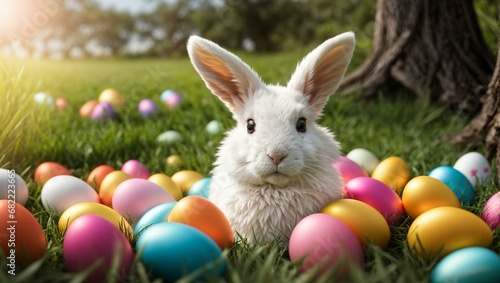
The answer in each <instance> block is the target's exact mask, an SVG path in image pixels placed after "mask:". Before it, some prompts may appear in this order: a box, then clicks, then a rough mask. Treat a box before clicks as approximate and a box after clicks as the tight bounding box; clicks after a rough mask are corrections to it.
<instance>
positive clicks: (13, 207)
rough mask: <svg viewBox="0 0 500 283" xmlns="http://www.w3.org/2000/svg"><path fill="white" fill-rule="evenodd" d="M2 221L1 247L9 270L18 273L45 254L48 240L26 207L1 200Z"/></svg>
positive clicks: (0, 212)
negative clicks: (20, 269) (19, 269)
mask: <svg viewBox="0 0 500 283" xmlns="http://www.w3.org/2000/svg"><path fill="white" fill-rule="evenodd" d="M0 219H1V220H2V221H0V246H1V247H2V251H3V255H4V259H5V262H6V264H7V269H8V270H15V271H16V272H17V269H18V268H21V267H26V266H28V265H29V264H30V263H32V262H34V261H36V260H38V259H40V258H41V257H42V256H43V255H44V254H45V250H46V249H47V240H46V239H45V234H44V233H43V229H42V226H41V225H40V223H39V222H38V221H37V220H36V218H35V217H34V216H33V214H31V213H30V212H29V211H28V210H27V209H26V208H25V207H24V206H22V205H20V204H19V203H14V202H12V201H9V200H4V199H2V200H0ZM16 274H17V273H16Z"/></svg>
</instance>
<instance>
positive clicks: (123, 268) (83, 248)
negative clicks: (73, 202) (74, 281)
mask: <svg viewBox="0 0 500 283" xmlns="http://www.w3.org/2000/svg"><path fill="white" fill-rule="evenodd" d="M63 253H64V262H65V264H66V268H67V269H68V271H70V272H75V273H76V272H82V271H84V270H88V269H89V268H91V267H92V268H93V271H92V272H91V273H90V274H89V275H88V277H87V278H86V282H105V281H106V276H107V275H108V273H109V272H110V271H111V272H116V273H117V274H115V275H118V276H117V277H120V278H122V279H125V278H126V277H127V275H128V274H129V272H130V268H131V266H132V263H133V261H134V252H133V251H132V247H131V245H130V242H129V241H128V240H127V238H125V235H123V233H122V232H121V231H120V230H119V229H118V228H116V227H115V226H114V225H113V224H112V223H111V222H109V221H108V220H106V219H104V218H102V217H100V216H97V215H93V214H87V215H82V216H80V217H78V218H77V219H75V220H74V221H73V222H72V223H71V225H70V226H69V227H68V229H67V230H66V234H65V235H64V242H63ZM116 260H118V264H117V267H118V268H117V270H112V266H113V261H116Z"/></svg>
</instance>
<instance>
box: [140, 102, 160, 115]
mask: <svg viewBox="0 0 500 283" xmlns="http://www.w3.org/2000/svg"><path fill="white" fill-rule="evenodd" d="M137 110H139V114H141V116H142V117H151V116H153V115H154V114H155V113H156V112H157V111H158V106H157V105H156V103H155V102H154V101H153V100H151V99H143V100H141V101H140V102H139V105H138V106H137Z"/></svg>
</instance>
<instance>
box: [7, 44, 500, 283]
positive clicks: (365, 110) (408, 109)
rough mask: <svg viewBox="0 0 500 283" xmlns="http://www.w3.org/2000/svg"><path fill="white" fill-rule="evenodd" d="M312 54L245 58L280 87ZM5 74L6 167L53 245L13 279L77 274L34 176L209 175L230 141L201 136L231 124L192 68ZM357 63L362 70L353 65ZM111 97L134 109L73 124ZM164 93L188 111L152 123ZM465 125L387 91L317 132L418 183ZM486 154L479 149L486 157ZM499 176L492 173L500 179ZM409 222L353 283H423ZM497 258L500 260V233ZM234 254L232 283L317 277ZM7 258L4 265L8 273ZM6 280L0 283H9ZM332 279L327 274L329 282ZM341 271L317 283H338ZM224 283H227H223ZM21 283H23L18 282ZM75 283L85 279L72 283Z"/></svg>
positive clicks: (60, 65)
mask: <svg viewBox="0 0 500 283" xmlns="http://www.w3.org/2000/svg"><path fill="white" fill-rule="evenodd" d="M304 55H305V51H297V52H291V53H286V54H279V55H247V54H242V57H243V59H244V60H245V61H246V62H249V64H250V65H251V66H252V67H254V68H255V69H256V71H257V72H258V73H259V74H260V75H261V76H262V77H263V79H264V81H266V82H269V83H281V84H285V83H286V81H287V79H288V78H289V77H290V75H291V72H292V71H293V70H294V68H295V65H296V63H297V61H298V60H299V59H300V58H301V57H302V56H304ZM0 62H2V65H0V108H1V110H0V123H1V125H2V127H3V128H2V131H1V132H0V168H11V169H15V170H16V172H17V173H18V174H20V175H21V176H22V177H23V178H24V180H26V181H27V182H28V185H29V188H30V198H29V201H28V203H27V205H26V207H27V208H28V209H29V210H30V211H31V212H32V213H33V214H34V215H35V216H36V217H37V219H38V220H39V221H40V223H41V224H42V226H43V228H44V231H45V234H46V236H47V239H48V243H49V250H48V253H47V256H46V258H45V259H44V260H43V261H42V262H40V263H39V265H33V266H32V268H30V269H27V270H26V271H25V272H24V273H23V274H22V275H19V276H17V277H16V278H15V280H18V281H24V282H31V281H37V282H57V281H69V280H71V279H73V280H79V279H81V277H78V275H73V274H69V273H67V272H64V262H63V260H62V247H61V244H62V235H61V234H60V233H59V231H58V229H57V220H58V219H57V217H56V216H55V215H52V214H50V213H49V212H47V211H45V209H44V208H43V206H42V204H41V200H40V191H41V187H40V186H37V185H36V184H34V182H33V171H34V169H35V168H36V167H37V166H38V164H40V163H42V162H44V161H55V162H58V163H60V164H62V165H64V166H65V167H66V168H68V169H70V171H71V172H72V173H73V175H75V176H77V177H80V178H82V179H86V177H87V175H88V173H89V172H90V171H91V170H92V169H93V168H95V167H96V166H98V165H101V164H109V165H111V166H113V167H115V168H120V167H121V165H122V164H123V163H124V162H125V161H127V160H129V159H137V160H140V161H141V162H143V163H144V164H145V165H146V166H147V167H148V168H149V170H150V171H151V172H153V173H159V172H161V173H166V174H168V175H172V174H173V173H175V172H177V171H179V170H183V169H190V170H195V171H198V172H200V173H202V174H204V175H206V176H209V175H210V170H211V168H212V162H213V161H214V158H215V157H214V156H215V153H216V149H217V146H218V144H219V143H220V141H221V139H222V138H223V134H222V133H221V134H217V135H210V134H208V133H207V132H206V131H205V130H204V128H205V126H206V125H207V123H208V122H209V121H211V120H214V119H216V120H219V121H220V122H221V123H222V125H223V126H224V129H230V128H231V127H232V126H233V125H234V122H233V121H232V119H231V115H230V113H229V111H228V110H226V109H225V107H224V106H223V104H222V103H221V102H220V101H219V100H218V99H217V98H216V97H215V96H213V95H212V94H210V92H209V91H208V90H207V89H206V87H205V86H204V84H203V83H202V81H201V79H200V78H199V76H198V74H197V73H196V72H195V71H194V69H193V67H192V66H191V64H190V63H189V61H188V59H186V58H181V59H136V60H121V59H113V60H111V59H104V60H74V61H47V60H12V59H2V60H1V61H0ZM355 63H356V62H355ZM109 87H112V88H115V89H117V90H118V91H120V92H121V93H122V94H123V96H124V97H125V98H126V100H127V106H126V107H125V108H124V109H121V110H119V111H118V115H119V117H118V119H117V120H116V121H114V122H112V123H108V124H100V123H96V122H92V121H89V120H86V119H82V118H80V117H79V115H78V109H79V107H80V106H81V105H82V104H83V103H84V102H86V101H88V100H90V99H96V98H97V97H98V96H99V93H100V92H101V91H102V90H104V89H105V88H109ZM165 89H174V90H176V91H178V92H179V93H180V94H181V95H182V98H183V101H182V103H181V104H180V105H179V106H178V107H176V108H174V109H172V110H171V109H168V108H167V107H165V106H162V107H160V108H161V110H160V112H159V114H158V115H157V116H155V117H154V118H151V119H145V118H143V117H141V116H140V115H139V114H138V112H137V104H138V102H139V101H140V100H141V99H144V98H151V99H153V100H155V101H156V102H157V103H159V104H160V99H159V97H160V94H161V93H162V92H163V91H164V90H165ZM39 91H44V92H48V93H50V94H51V95H52V96H54V97H63V98H66V99H67V100H68V102H69V104H70V105H71V109H70V111H65V112H61V113H59V112H57V111H52V110H50V109H44V108H41V107H38V106H37V105H35V104H34V103H33V102H32V95H33V94H34V93H35V92H39ZM468 119H469V117H468V116H467V115H464V114H463V113H458V112H454V111H451V110H448V109H446V108H442V107H439V106H435V105H433V104H432V103H430V102H429V100H428V99H427V98H418V99H417V98H415V97H413V96H412V95H411V94H408V93H405V92H403V91H401V90H390V89H387V90H386V91H385V92H384V93H383V94H382V93H381V94H380V95H379V96H378V98H376V99H373V100H370V101H362V100H360V99H359V98H358V97H357V95H356V94H352V95H349V96H344V97H340V96H333V97H332V98H331V99H330V101H329V102H328V105H327V106H326V109H325V113H324V116H323V117H322V118H321V120H320V121H319V123H320V124H322V125H324V126H326V127H328V128H330V129H331V130H332V131H333V132H335V133H336V137H337V140H338V141H339V142H340V143H341V144H342V149H343V153H345V154H346V153H348V152H349V151H350V150H352V149H354V148H358V147H363V148H366V149H369V150H370V151H372V152H373V153H375V154H376V155H377V156H378V157H379V158H380V159H381V160H382V159H384V158H386V157H389V156H392V155H396V156H399V157H401V158H403V159H404V160H405V161H406V162H407V163H408V165H409V167H410V170H411V175H412V177H416V176H419V175H427V174H428V173H429V172H430V171H431V170H432V169H433V168H435V167H437V166H439V165H453V163H454V162H455V161H456V160H457V159H458V158H459V157H460V156H461V155H463V154H464V153H466V152H468V151H470V149H468V148H463V147H452V146H450V145H449V144H448V143H447V140H446V135H447V134H449V133H452V132H456V131H459V130H460V129H462V128H463V126H464V125H465V124H466V123H467V121H468ZM166 130H176V131H178V132H180V133H181V134H182V135H183V137H184V142H182V143H177V144H173V145H170V146H167V145H160V144H158V143H157V142H156V137H157V136H158V135H159V134H160V133H162V132H164V131H166ZM479 151H481V150H479ZM172 154H178V155H179V156H180V157H181V159H182V164H181V165H179V166H168V165H167V164H166V162H165V160H166V158H167V157H168V156H170V155H172ZM493 171H494V172H495V170H493ZM498 190H499V187H498V184H497V183H494V182H492V183H489V184H485V185H482V186H480V187H479V188H478V189H477V193H476V194H477V195H476V202H475V203H474V205H473V206H472V207H467V208H466V209H467V210H469V211H472V212H473V213H475V214H478V215H479V214H480V211H481V209H482V206H483V205H484V203H485V201H486V200H487V199H488V198H489V197H490V196H491V195H493V193H494V192H496V191H498ZM410 224H411V220H410V219H406V220H405V221H404V222H403V223H402V224H401V225H400V226H398V227H391V241H390V244H389V247H388V248H387V249H386V250H384V251H383V250H381V249H380V248H377V247H376V246H372V247H370V248H368V249H366V250H365V257H366V264H365V266H364V269H363V270H353V271H352V272H351V277H350V279H349V281H352V282H389V281H393V282H418V281H424V282H425V281H428V279H429V274H430V272H431V270H432V268H433V266H434V265H435V262H426V261H424V260H422V259H419V258H417V257H414V256H413V255H412V254H411V253H410V252H409V250H408V248H407V246H406V232H407V230H408V227H409V225H410ZM492 249H493V250H495V251H496V252H497V253H500V233H499V232H498V231H497V232H496V234H495V239H494V242H493V246H492ZM225 256H227V257H228V261H229V265H228V273H227V277H226V278H225V281H229V282H271V281H272V282H291V281H296V282H309V281H314V280H315V279H314V277H313V274H311V273H304V274H300V273H299V272H298V264H297V263H296V262H290V260H289V259H288V253H287V252H286V250H281V249H279V248H278V247H277V245H273V244H270V245H266V246H257V247H252V246H249V245H247V244H246V243H245V242H238V243H236V245H235V246H234V247H233V248H232V249H231V250H229V251H227V252H226V253H225ZM3 260H4V259H1V260H0V263H1V266H2V269H3V268H4V267H5V263H4V262H3ZM5 276H6V275H5V272H2V273H1V274H0V282H5V280H8V281H9V282H14V281H10V280H11V278H9V279H7V278H6V277H5ZM328 276H330V277H328ZM334 276H335V275H334V274H327V276H326V277H322V278H320V279H319V281H324V282H331V281H332V278H334ZM153 280H154V278H149V277H148V276H147V274H146V271H145V270H144V268H143V266H142V265H141V264H136V265H135V266H134V271H133V274H132V278H131V281H139V282H148V281H153ZM219 281H224V280H223V279H219ZM16 282H17V281H16ZM74 282H78V281H74Z"/></svg>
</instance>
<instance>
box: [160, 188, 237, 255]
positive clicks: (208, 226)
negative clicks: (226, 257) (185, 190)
mask: <svg viewBox="0 0 500 283" xmlns="http://www.w3.org/2000/svg"><path fill="white" fill-rule="evenodd" d="M168 221H169V222H178V223H184V224H187V225H189V226H192V227H194V228H196V229H198V230H200V231H202V232H203V233H205V234H206V235H208V236H209V237H210V238H211V239H212V240H214V241H215V243H217V245H218V246H219V247H220V248H221V249H224V248H230V247H231V246H232V245H233V242H234V237H233V232H232V230H231V225H230V224H229V221H228V220H227V218H226V216H225V215H224V213H222V211H221V210H220V209H219V208H218V207H217V206H216V205H215V204H213V203H212V202H211V201H209V200H207V199H206V198H203V197H200V196H187V197H185V198H183V199H181V200H180V201H179V202H178V203H177V204H176V205H175V206H174V207H173V208H172V210H171V211H170V215H169V216H168Z"/></svg>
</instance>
